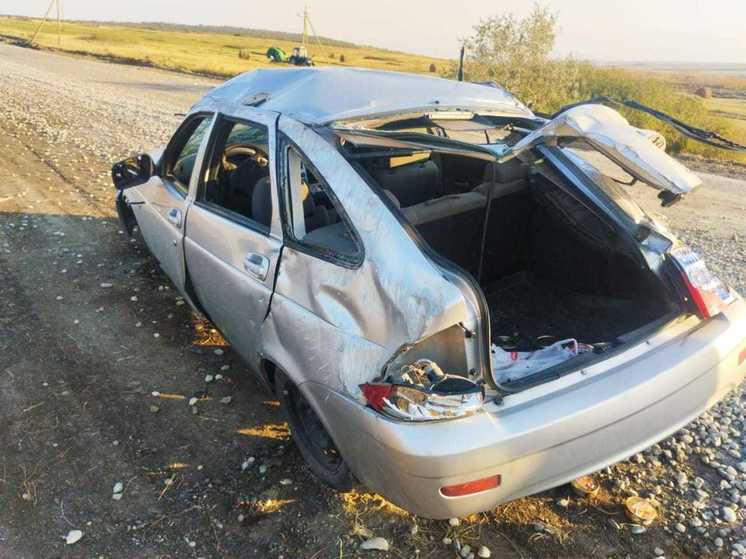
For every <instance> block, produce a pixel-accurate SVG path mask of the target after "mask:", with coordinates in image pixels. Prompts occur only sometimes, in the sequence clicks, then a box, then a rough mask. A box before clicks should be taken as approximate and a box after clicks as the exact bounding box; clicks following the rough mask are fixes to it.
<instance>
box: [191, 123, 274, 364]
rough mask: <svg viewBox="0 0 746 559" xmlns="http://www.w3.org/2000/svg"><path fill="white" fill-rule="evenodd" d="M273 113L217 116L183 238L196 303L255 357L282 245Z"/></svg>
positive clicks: (236, 344) (242, 351) (248, 356)
mask: <svg viewBox="0 0 746 559" xmlns="http://www.w3.org/2000/svg"><path fill="white" fill-rule="evenodd" d="M274 121H275V119H274V118H273V117H268V116H267V115H266V113H257V112H255V111H253V110H251V109H248V108H247V109H245V110H244V112H242V114H241V118H234V117H227V116H223V115H220V116H219V117H218V119H217V121H216V123H215V126H214V127H213V131H212V133H211V137H210V142H209V145H208V148H207V151H206V153H205V167H204V169H205V170H204V172H203V173H201V175H200V177H199V181H198V185H197V193H196V197H195V200H194V203H193V204H192V206H191V207H190V209H189V215H188V216H187V227H186V236H185V241H184V247H185V258H186V266H187V269H188V271H189V278H190V280H191V283H192V286H193V288H194V292H195V293H196V295H197V298H198V300H199V302H200V304H201V305H202V307H203V308H204V309H205V311H206V312H207V314H208V315H209V316H210V318H211V319H212V321H213V322H214V323H215V324H216V325H217V327H218V328H219V329H220V330H221V332H222V333H223V334H224V335H225V336H226V338H227V339H228V340H229V341H230V343H231V345H232V346H233V347H234V349H236V351H238V353H239V354H241V356H242V357H244V359H246V361H247V362H249V363H252V364H255V363H256V362H257V347H256V340H257V334H258V329H259V326H260V325H261V323H262V321H263V320H264V318H265V316H266V314H267V312H268V309H269V301H270V297H271V295H272V290H273V286H274V279H275V269H276V266H277V263H278V261H279V256H280V249H281V248H282V234H281V232H280V226H279V217H278V215H277V195H276V189H275V187H274V184H275V180H276V179H275V176H274V175H275V173H274V170H273V161H272V160H273V158H274V153H275V146H274V144H275V140H274V132H275V123H274Z"/></svg>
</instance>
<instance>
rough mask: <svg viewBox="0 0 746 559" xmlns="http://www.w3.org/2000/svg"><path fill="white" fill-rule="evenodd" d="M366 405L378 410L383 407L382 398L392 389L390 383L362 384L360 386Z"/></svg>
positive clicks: (388, 394)
mask: <svg viewBox="0 0 746 559" xmlns="http://www.w3.org/2000/svg"><path fill="white" fill-rule="evenodd" d="M360 389H361V390H362V391H363V396H364V397H365V401H366V402H368V405H369V406H370V407H371V408H373V409H375V410H378V411H381V409H382V408H383V399H384V398H386V397H388V396H390V395H391V393H392V391H393V390H394V386H393V385H392V384H363V385H361V386H360Z"/></svg>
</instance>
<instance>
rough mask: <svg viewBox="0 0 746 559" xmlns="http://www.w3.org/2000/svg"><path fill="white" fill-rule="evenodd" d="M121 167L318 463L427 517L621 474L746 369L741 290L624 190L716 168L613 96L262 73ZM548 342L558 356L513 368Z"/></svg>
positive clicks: (193, 295) (210, 310) (169, 250)
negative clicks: (520, 97)
mask: <svg viewBox="0 0 746 559" xmlns="http://www.w3.org/2000/svg"><path fill="white" fill-rule="evenodd" d="M611 167H613V168H614V172H611V171H609V169H610V168H611ZM619 172H621V173H622V174H624V175H625V177H627V179H628V183H625V182H624V181H622V180H620V179H619V178H618V176H616V174H618V173H619ZM615 173H616V174H615ZM113 177H114V181H115V184H116V185H117V187H118V189H119V192H118V195H117V207H118V211H119V214H120V218H121V219H122V221H123V223H124V225H125V227H127V228H128V230H131V228H132V227H133V226H134V225H137V226H138V228H139V230H140V231H141V233H142V235H143V237H144V239H145V241H146V243H147V245H148V247H149V248H150V250H151V251H152V252H153V254H154V255H155V256H156V257H157V258H158V260H159V262H160V264H161V266H162V268H163V269H164V271H165V272H166V273H167V274H168V275H169V276H170V278H171V279H172V280H173V282H174V284H175V285H176V287H177V288H178V289H179V290H180V291H181V292H182V294H183V295H184V297H185V298H186V299H187V300H188V301H189V303H190V304H191V305H192V306H193V307H194V308H195V309H196V310H198V311H199V312H201V313H204V314H205V315H207V316H208V317H209V318H210V319H211V320H212V321H213V322H214V323H215V324H216V325H217V326H218V327H219V328H220V329H221V331H222V332H223V333H224V335H225V336H226V337H227V338H228V340H229V341H230V342H231V344H232V346H233V347H234V349H235V350H236V351H237V352H238V353H239V354H241V356H242V357H243V358H244V359H245V360H246V362H247V363H248V364H249V365H251V367H252V368H253V369H254V370H255V371H256V372H257V374H258V375H259V377H260V378H261V379H262V381H263V382H264V383H265V384H266V385H267V386H268V387H269V388H271V389H273V390H276V391H277V393H278V398H279V399H280V401H281V404H282V407H283V409H284V410H285V412H286V414H287V417H288V421H289V423H290V427H291V431H292V433H293V437H294V439H295V441H296V443H297V444H298V447H299V449H300V450H301V452H302V454H303V456H304V458H305V459H306V460H307V462H308V463H309V466H310V467H311V469H312V470H313V471H314V473H316V474H317V475H318V476H319V477H320V478H321V479H322V480H324V481H326V482H327V483H329V484H331V485H332V486H334V487H338V488H345V487H349V485H350V483H351V480H352V479H353V476H354V477H356V478H357V479H358V480H360V481H361V482H363V483H364V484H365V485H366V486H368V487H369V488H370V489H372V490H375V491H378V492H380V493H382V494H384V495H385V496H386V497H388V498H389V499H391V500H392V501H394V502H395V503H397V504H399V505H401V506H403V507H405V508H407V509H409V510H411V511H412V512H414V513H417V514H420V515H423V516H428V517H435V518H447V517H453V516H460V515H464V514H467V513H472V512H476V511H482V510H486V509H489V508H491V507H493V506H495V505H496V504H498V503H501V502H504V501H507V500H510V499H514V498H517V497H519V496H522V495H526V494H529V493H533V492H537V491H540V490H543V489H546V488H549V487H553V486H556V485H559V484H562V483H565V482H567V481H569V480H571V479H573V478H576V477H578V476H580V475H583V474H586V473H589V472H592V471H595V470H598V469H600V468H602V467H604V466H606V465H608V464H611V463H613V462H616V461H619V460H621V459H623V458H625V457H627V456H629V455H631V454H633V453H636V452H638V451H640V450H641V449H643V448H645V447H647V446H649V445H651V444H653V443H654V442H656V441H658V440H660V439H661V438H663V437H665V436H666V435H668V434H670V433H672V432H674V431H675V430H676V429H678V428H680V427H681V426H683V425H684V424H686V423H687V422H688V421H690V420H691V419H693V418H694V417H695V416H697V415H698V414H699V413H701V412H702V411H703V410H705V409H706V408H707V407H708V406H709V405H711V404H713V403H714V402H716V401H717V400H718V399H720V398H722V397H723V396H724V395H725V394H726V393H727V392H728V391H729V390H731V389H732V388H734V387H735V386H737V385H738V383H739V382H741V381H742V379H743V377H744V374H745V373H746V367H745V365H744V363H743V361H744V360H745V358H746V349H745V348H746V306H745V305H744V303H743V301H742V300H741V298H740V297H739V296H738V295H737V294H736V293H734V292H733V291H732V290H731V289H730V288H729V287H727V286H726V285H724V284H723V283H722V282H720V280H718V279H717V278H716V277H715V276H714V275H712V274H711V273H710V272H709V271H708V270H707V268H706V266H705V264H704V262H703V261H702V260H701V259H700V258H699V257H698V256H697V255H696V254H695V253H694V252H693V251H691V250H690V249H688V247H686V246H684V245H682V244H681V243H680V242H679V241H677V240H676V239H675V237H674V236H673V235H672V234H671V233H670V232H668V231H667V230H666V229H665V228H664V227H662V226H661V225H660V224H659V223H657V222H656V221H655V220H654V219H652V218H651V217H649V216H648V215H647V214H646V213H645V212H644V211H643V210H642V209H640V208H639V207H638V206H637V205H636V204H634V202H632V201H631V200H630V199H629V198H628V197H627V196H626V194H625V188H627V187H628V184H633V183H638V182H639V183H644V184H646V185H648V186H650V187H652V188H656V189H658V190H660V191H661V193H662V195H661V196H660V197H661V200H662V201H663V202H664V203H673V202H674V201H675V200H676V199H678V198H679V197H681V196H683V195H686V194H687V193H689V192H690V191H692V190H694V189H695V188H696V187H698V186H699V184H700V181H699V179H698V178H697V177H696V176H695V175H694V174H693V173H691V172H690V171H689V170H687V169H686V168H685V167H683V166H682V165H681V164H680V163H678V162H676V161H675V160H673V159H672V158H670V157H669V156H667V155H666V154H665V152H664V151H663V150H662V149H661V138H660V136H659V135H657V134H655V133H650V132H647V131H641V130H638V129H635V128H633V127H631V126H630V125H629V124H628V123H627V122H626V121H625V120H624V119H623V117H621V116H620V115H619V114H618V113H616V112H615V111H613V110H611V109H608V108H607V107H602V106H599V105H585V106H580V107H574V108H571V109H568V110H567V111H565V112H564V113H562V114H560V115H559V116H557V117H556V118H554V119H551V120H546V119H543V118H540V117H537V116H536V115H534V114H533V113H532V112H531V111H530V110H529V109H528V108H526V107H525V106H524V105H523V104H521V103H520V102H519V101H517V100H516V99H515V98H513V97H512V96H511V95H510V94H508V93H507V92H505V91H504V90H502V89H500V88H497V87H491V86H485V85H478V84H469V83H463V82H454V81H449V80H443V79H438V78H430V77H423V76H411V75H405V74H397V73H386V72H372V71H363V70H348V69H344V70H340V69H287V70H286V69H283V70H260V71H256V72H252V73H248V74H244V75H241V76H238V77H236V78H234V79H232V80H230V81H228V82H226V83H225V84H224V85H222V86H220V87H218V88H216V89H215V90H213V91H211V92H210V93H208V94H207V95H206V96H205V97H204V98H203V99H202V100H201V101H199V102H198V103H197V104H196V105H195V106H194V107H192V109H191V110H190V112H189V114H188V115H187V117H186V119H185V121H184V124H183V125H182V126H181V127H180V128H179V130H178V131H177V132H176V134H175V135H174V137H173V139H172V140H171V142H170V143H169V145H168V146H167V147H166V148H165V149H164V150H163V151H162V152H157V153H154V154H153V155H152V156H150V157H148V156H140V158H138V159H132V160H127V161H124V162H122V163H119V164H117V165H115V166H114V169H113ZM568 339H572V341H573V342H574V345H572V344H570V345H572V347H573V348H575V349H574V351H572V352H571V351H568V350H567V347H568V344H567V343H565V342H566V340H568ZM549 346H551V347H552V348H554V355H559V356H561V362H553V363H548V364H547V366H546V367H543V368H538V369H537V367H533V368H527V367H523V368H522V369H521V368H519V367H518V365H516V367H513V366H512V363H510V362H508V363H507V365H505V364H503V365H502V366H501V367H498V366H497V360H498V358H502V357H505V356H509V357H506V359H512V360H515V361H516V362H518V361H519V360H521V359H524V358H525V359H531V358H533V359H537V356H538V355H540V354H541V355H546V354H545V353H541V352H542V351H544V350H546V349H547V347H549ZM523 365H525V363H524V364H523ZM529 369H530V372H526V371H528V370H529ZM505 371H508V373H506V372H505Z"/></svg>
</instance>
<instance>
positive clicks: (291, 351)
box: [260, 116, 476, 395]
mask: <svg viewBox="0 0 746 559" xmlns="http://www.w3.org/2000/svg"><path fill="white" fill-rule="evenodd" d="M279 129H280V130H281V131H282V132H283V133H284V134H286V135H287V136H288V137H289V138H290V139H291V140H292V141H293V142H294V143H295V144H296V145H297V146H298V147H299V148H300V150H301V151H302V152H303V155H304V156H305V157H307V158H308V159H309V160H310V161H311V162H313V165H314V166H315V167H316V169H317V170H318V171H319V173H320V174H321V175H322V176H323V177H324V179H325V181H326V182H327V184H328V185H329V186H330V187H331V189H332V190H333V191H334V194H335V195H336V197H337V198H338V199H339V201H340V203H341V204H342V206H343V207H344V210H345V212H346V213H347V215H348V216H349V218H350V221H351V222H352V223H353V224H354V227H355V229H356V230H357V233H358V235H359V237H360V239H361V241H362V244H363V246H364V251H365V256H364V260H363V262H362V264H361V265H360V266H359V267H358V268H355V269H350V268H348V267H344V266H342V265H339V264H336V263H333V262H329V261H327V260H324V259H321V258H319V257H316V256H312V255H309V254H306V253H305V252H301V251H299V250H295V249H293V248H292V247H289V246H286V247H285V248H284V249H283V252H282V257H281V260H280V269H279V272H278V276H277V282H276V287H275V295H274V298H273V301H272V308H271V311H270V314H269V316H268V317H267V320H266V321H265V325H264V327H263V328H262V340H263V342H262V343H263V348H262V349H261V350H260V351H261V352H262V353H263V354H264V355H266V356H268V357H269V356H272V358H273V360H274V361H275V362H277V363H282V366H283V367H284V368H287V367H288V366H290V367H292V368H295V370H294V371H290V370H286V372H287V373H288V374H289V375H290V376H291V377H294V378H293V380H294V381H295V382H296V383H301V382H304V381H317V382H324V383H327V384H328V385H329V386H330V387H332V388H333V389H338V390H340V389H341V390H344V391H345V392H347V393H351V394H354V395H358V394H359V389H358V385H359V384H361V383H363V382H366V381H369V380H371V379H373V378H374V377H375V376H377V375H378V374H379V372H380V371H381V369H382V367H383V365H384V364H385V362H386V361H387V360H388V359H389V358H390V357H391V356H392V354H393V353H394V352H395V351H396V350H397V349H398V348H399V347H400V346H402V345H403V344H406V343H412V342H416V341H418V340H420V339H423V338H426V337H428V336H430V335H432V334H435V333H437V332H439V331H441V330H443V329H445V328H447V327H449V326H452V325H454V324H457V323H459V322H464V323H466V324H467V325H469V324H471V323H472V322H473V321H474V320H476V318H475V316H474V313H473V312H471V311H470V309H469V308H468V307H467V304H466V302H465V300H464V297H463V295H462V293H461V291H460V290H459V289H458V288H457V287H456V286H455V285H453V284H452V283H450V282H448V281H447V280H446V279H445V278H444V277H443V273H442V272H441V271H439V270H438V269H437V268H436V267H435V266H434V265H433V264H432V263H431V262H430V261H429V260H428V259H427V258H425V256H424V255H423V254H422V252H421V251H420V249H419V248H418V247H417V246H416V245H415V244H414V242H413V241H412V240H411V239H410V237H409V236H408V235H407V233H406V232H405V231H404V229H403V227H402V226H401V224H400V223H399V222H398V221H397V220H396V218H395V217H394V216H393V215H392V214H391V212H390V211H389V210H388V208H387V207H386V206H385V205H384V203H383V202H382V201H381V199H380V198H379V197H378V196H377V195H376V194H375V193H374V192H373V191H372V190H371V188H370V187H369V186H368V185H367V184H366V183H365V181H364V180H363V179H362V178H361V177H360V175H358V173H357V172H356V171H355V170H354V169H353V168H352V167H351V166H350V164H349V163H348V162H347V161H346V160H345V159H344V157H342V155H341V154H340V153H339V152H338V151H337V150H336V149H335V147H334V146H332V145H331V144H330V143H329V142H327V141H326V140H324V139H323V138H322V137H321V136H319V135H318V134H317V133H316V132H314V131H313V130H312V129H310V128H308V127H306V126H304V125H302V124H300V123H299V122H297V121H295V120H293V119H290V118H287V117H284V116H283V117H281V118H280V121H279ZM287 364H290V365H287Z"/></svg>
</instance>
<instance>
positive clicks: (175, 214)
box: [168, 208, 181, 229]
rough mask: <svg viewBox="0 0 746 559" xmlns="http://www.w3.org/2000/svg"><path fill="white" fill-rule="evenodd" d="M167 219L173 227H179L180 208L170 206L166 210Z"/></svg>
mask: <svg viewBox="0 0 746 559" xmlns="http://www.w3.org/2000/svg"><path fill="white" fill-rule="evenodd" d="M168 221H170V222H171V223H172V224H173V225H174V227H176V228H178V229H181V210H179V209H177V208H171V209H170V210H169V211H168Z"/></svg>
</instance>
